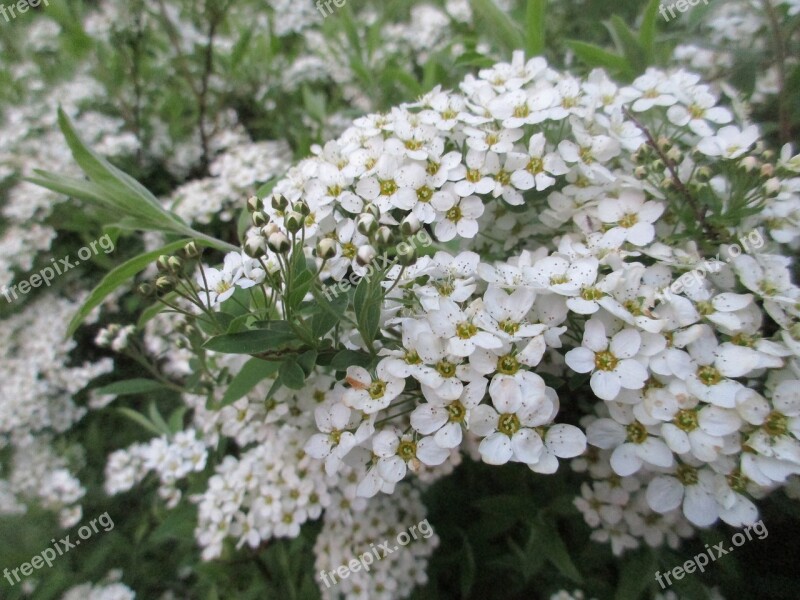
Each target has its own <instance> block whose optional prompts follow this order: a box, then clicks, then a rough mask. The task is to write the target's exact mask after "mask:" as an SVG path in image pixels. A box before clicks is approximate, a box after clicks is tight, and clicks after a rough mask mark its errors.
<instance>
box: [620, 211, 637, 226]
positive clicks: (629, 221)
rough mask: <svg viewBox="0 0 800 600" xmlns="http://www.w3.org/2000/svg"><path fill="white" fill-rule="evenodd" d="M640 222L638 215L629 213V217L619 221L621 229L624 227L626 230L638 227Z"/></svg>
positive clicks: (626, 216) (625, 216)
mask: <svg viewBox="0 0 800 600" xmlns="http://www.w3.org/2000/svg"><path fill="white" fill-rule="evenodd" d="M638 222H639V216H638V215H637V214H635V213H628V214H627V215H624V216H623V217H622V218H621V219H620V220H619V225H620V227H624V228H625V229H628V228H630V227H633V226H634V225H636V224H637V223H638Z"/></svg>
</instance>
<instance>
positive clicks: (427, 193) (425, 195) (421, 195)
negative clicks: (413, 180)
mask: <svg viewBox="0 0 800 600" xmlns="http://www.w3.org/2000/svg"><path fill="white" fill-rule="evenodd" d="M431 198H433V190H432V189H431V188H429V187H428V186H427V185H423V186H422V187H421V188H419V189H418V190H417V200H419V201H420V202H430V201H431Z"/></svg>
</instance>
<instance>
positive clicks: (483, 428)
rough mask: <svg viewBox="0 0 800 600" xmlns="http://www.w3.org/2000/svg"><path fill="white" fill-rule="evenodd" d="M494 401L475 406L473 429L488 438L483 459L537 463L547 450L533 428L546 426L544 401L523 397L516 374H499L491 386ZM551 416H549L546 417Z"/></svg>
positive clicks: (482, 449) (500, 462) (482, 445)
mask: <svg viewBox="0 0 800 600" xmlns="http://www.w3.org/2000/svg"><path fill="white" fill-rule="evenodd" d="M489 395H490V396H491V398H492V404H493V405H494V406H493V407H492V406H489V405H487V404H482V405H480V406H478V407H477V408H475V409H474V410H473V412H472V417H471V418H470V423H469V426H470V429H471V430H472V431H473V432H474V433H476V434H477V435H479V436H482V437H483V438H484V439H483V440H482V441H481V443H480V446H479V448H478V450H479V451H480V453H481V457H482V458H483V461H484V462H486V463H488V464H490V465H503V464H505V463H507V462H508V461H509V460H514V461H518V462H524V463H526V464H529V465H531V464H535V463H537V462H538V461H539V458H540V457H541V455H542V452H543V451H544V443H543V442H542V438H541V437H540V436H539V434H538V433H536V431H535V430H534V429H532V428H533V427H538V426H539V425H543V424H544V422H542V418H543V414H542V411H540V410H539V409H540V404H541V403H542V402H545V399H543V398H542V399H541V400H540V401H539V402H538V403H536V402H532V401H531V400H530V399H529V398H530V397H529V396H523V394H522V390H521V389H520V385H519V383H517V381H515V380H514V378H512V377H508V376H506V375H498V376H496V377H495V378H494V379H493V380H492V383H491V384H490V386H489ZM545 418H547V417H545Z"/></svg>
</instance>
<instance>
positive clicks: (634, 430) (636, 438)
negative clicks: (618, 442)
mask: <svg viewBox="0 0 800 600" xmlns="http://www.w3.org/2000/svg"><path fill="white" fill-rule="evenodd" d="M625 431H626V432H627V434H628V437H627V438H626V439H627V441H629V442H631V443H632V444H642V443H644V441H645V440H646V439H647V428H646V427H645V426H644V425H642V424H641V423H639V421H634V422H633V423H631V424H630V425H628V426H627V427H626V428H625Z"/></svg>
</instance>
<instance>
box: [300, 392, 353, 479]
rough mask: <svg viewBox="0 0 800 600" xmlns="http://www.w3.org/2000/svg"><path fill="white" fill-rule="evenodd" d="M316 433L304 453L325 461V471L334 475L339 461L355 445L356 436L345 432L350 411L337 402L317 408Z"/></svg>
mask: <svg viewBox="0 0 800 600" xmlns="http://www.w3.org/2000/svg"><path fill="white" fill-rule="evenodd" d="M314 418H315V419H316V422H317V428H318V429H319V430H320V431H321V432H322V433H317V434H315V435H313V436H311V438H310V439H309V440H308V442H307V443H306V445H305V451H306V452H308V454H309V455H310V456H313V457H314V458H317V459H325V470H326V472H327V473H328V475H334V474H335V473H336V471H337V470H338V467H339V463H340V461H341V459H342V458H343V457H344V456H346V455H347V453H348V452H349V451H350V450H351V449H352V448H353V446H355V445H356V443H357V440H356V436H355V435H353V434H352V433H351V432H349V431H346V429H347V427H348V424H349V423H350V409H349V408H347V407H346V406H345V405H344V404H341V403H339V402H336V403H333V404H330V405H329V406H319V407H317V409H316V410H315V411H314Z"/></svg>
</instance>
